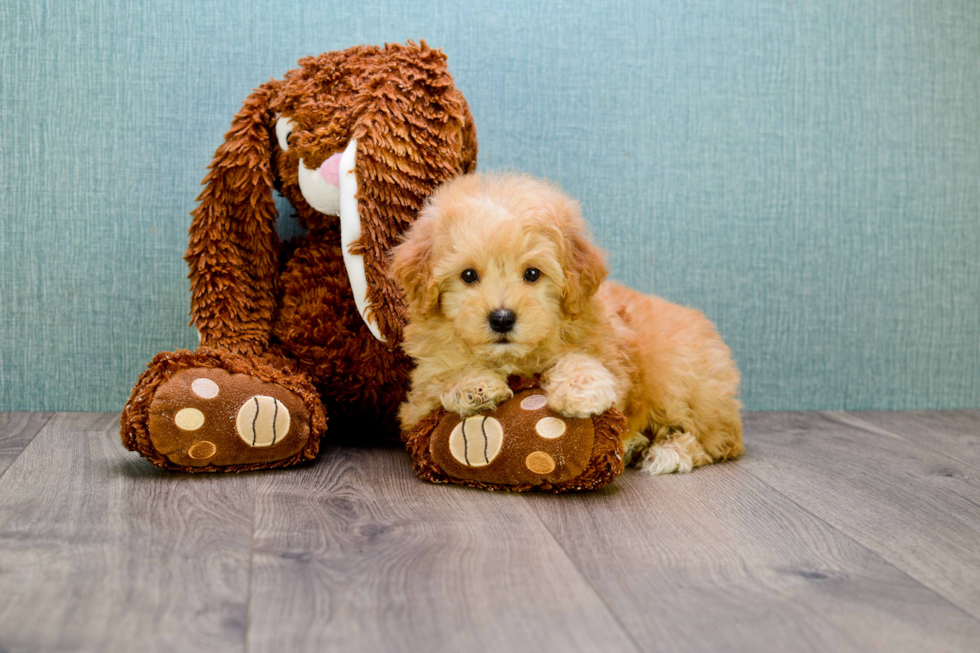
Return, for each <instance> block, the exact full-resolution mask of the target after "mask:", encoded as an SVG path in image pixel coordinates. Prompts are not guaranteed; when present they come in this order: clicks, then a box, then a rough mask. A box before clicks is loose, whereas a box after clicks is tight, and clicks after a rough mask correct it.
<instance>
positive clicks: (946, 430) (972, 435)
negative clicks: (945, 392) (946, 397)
mask: <svg viewBox="0 0 980 653" xmlns="http://www.w3.org/2000/svg"><path fill="white" fill-rule="evenodd" d="M839 417H841V418H842V419H850V420H862V421H863V422H864V423H865V424H864V425H865V426H867V425H869V424H870V425H874V426H877V427H879V428H881V429H885V430H886V431H888V432H890V433H894V434H896V435H900V436H902V437H903V438H905V439H906V440H909V441H910V442H915V443H918V444H919V445H920V446H923V447H926V448H927V449H929V450H931V451H934V452H936V453H942V454H945V455H947V456H949V457H950V458H955V459H956V460H958V461H960V462H962V463H966V464H967V465H972V466H973V467H975V468H976V469H978V470H980V410H928V411H890V412H864V413H843V414H840V415H839Z"/></svg>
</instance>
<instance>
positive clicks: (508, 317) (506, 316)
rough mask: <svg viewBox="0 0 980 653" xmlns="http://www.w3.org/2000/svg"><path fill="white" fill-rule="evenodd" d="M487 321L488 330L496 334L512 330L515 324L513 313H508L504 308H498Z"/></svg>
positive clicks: (515, 317) (515, 319) (515, 318)
mask: <svg viewBox="0 0 980 653" xmlns="http://www.w3.org/2000/svg"><path fill="white" fill-rule="evenodd" d="M488 319H489V320H490V328H491V329H493V330H494V331H496V332H497V333H507V332H508V331H510V330H511V329H513V328H514V322H517V316H516V315H515V314H514V311H509V310H507V309H506V308H498V309H497V310H495V311H494V312H493V313H491V314H490V317H489V318H488Z"/></svg>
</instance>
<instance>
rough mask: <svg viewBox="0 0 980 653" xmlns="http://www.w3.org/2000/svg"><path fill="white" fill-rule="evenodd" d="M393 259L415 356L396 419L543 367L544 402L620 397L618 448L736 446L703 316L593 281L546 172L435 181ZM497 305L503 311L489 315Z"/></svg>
mask: <svg viewBox="0 0 980 653" xmlns="http://www.w3.org/2000/svg"><path fill="white" fill-rule="evenodd" d="M391 270H392V273H393V275H394V276H395V278H396V279H397V280H398V281H399V282H400V284H401V285H402V288H403V290H404V292H405V295H406V298H407V300H408V313H409V323H408V326H407V327H406V329H405V340H404V343H403V347H404V349H405V351H406V352H407V353H408V354H409V355H410V356H412V357H413V358H414V359H415V361H416V364H417V366H416V368H415V370H414V372H413V373H412V384H411V390H410V392H409V395H408V400H407V401H406V402H405V403H404V404H402V406H401V409H400V414H399V417H400V419H401V423H402V428H403V429H405V430H409V429H411V428H412V427H413V426H414V425H415V424H416V423H417V422H418V421H419V420H421V419H422V418H423V417H424V416H425V415H427V414H428V413H429V412H430V411H432V410H433V409H435V408H436V407H438V406H439V405H440V404H442V406H444V407H445V408H446V410H448V411H452V412H456V413H459V414H461V415H467V414H471V413H474V412H479V411H483V410H488V409H490V408H492V407H493V406H495V405H496V404H498V403H500V402H502V401H504V400H506V399H508V398H509V397H510V396H511V392H510V389H509V388H508V386H507V381H506V379H507V376H508V375H511V374H518V375H532V374H536V373H541V374H542V379H543V389H544V390H545V391H546V393H547V395H548V400H549V406H550V407H551V408H553V409H554V410H557V411H559V412H561V413H563V414H565V415H567V416H571V417H586V416H589V415H595V414H599V413H602V412H603V411H605V410H606V409H608V408H609V407H610V406H615V407H616V408H618V409H619V410H621V411H622V412H623V413H624V414H625V415H626V417H627V431H626V435H625V436H624V445H625V447H626V450H627V452H628V453H629V454H630V455H631V457H632V459H633V462H634V463H637V464H639V466H640V467H641V468H642V469H644V470H646V471H649V472H651V473H656V474H663V473H670V472H689V471H691V470H692V469H693V468H695V467H699V466H701V465H705V464H708V463H712V462H716V461H720V460H725V459H728V458H733V457H736V456H738V455H740V454H741V453H742V452H743V450H744V447H743V445H742V425H741V419H740V416H739V402H738V399H737V393H738V384H739V374H738V370H737V369H736V367H735V363H734V362H733V361H732V358H731V354H730V352H729V350H728V347H727V346H726V345H725V343H724V342H722V340H721V338H720V337H719V336H718V333H717V332H716V330H715V328H714V326H713V325H712V324H711V322H709V321H708V320H707V318H705V317H704V316H703V315H702V314H701V313H700V312H698V311H696V310H693V309H690V308H684V307H681V306H677V305H675V304H671V303H670V302H667V301H665V300H663V299H661V298H659V297H654V296H646V295H642V294H640V293H637V292H635V291H633V290H630V289H628V288H625V287H623V286H620V285H617V284H614V283H611V282H604V279H605V277H606V274H607V269H606V265H605V262H604V256H603V254H602V252H601V251H599V250H598V249H597V248H596V247H595V246H594V245H593V244H592V243H591V242H590V240H589V237H588V232H587V228H586V224H585V221H584V220H583V219H582V216H581V214H580V213H579V209H578V205H577V204H576V203H575V202H574V201H573V200H571V199H569V198H568V197H566V196H565V195H564V194H562V193H561V192H560V191H559V190H558V189H556V188H554V187H553V186H551V185H548V184H546V183H544V182H541V181H537V180H534V179H531V178H529V177H525V176H512V175H511V176H481V175H467V176H463V177H459V178H457V179H456V180H454V181H451V182H449V183H447V184H445V185H443V186H441V187H440V188H439V189H437V190H436V192H435V193H434V194H433V195H432V196H431V198H430V199H429V201H428V202H427V203H426V205H425V207H424V208H423V210H422V212H421V214H420V217H419V219H418V221H417V222H416V223H415V224H414V226H413V227H412V228H411V230H410V231H409V232H408V234H407V235H406V239H405V241H404V242H403V243H402V244H401V245H399V246H398V247H396V248H395V250H394V252H393V260H392V268H391ZM528 270H532V271H531V272H528ZM534 270H536V271H537V272H534ZM464 273H465V274H464ZM500 311H508V312H510V317H512V318H513V324H512V325H511V324H508V323H507V322H509V320H504V321H503V322H504V323H503V324H501V320H500V319H498V320H497V322H496V323H494V319H493V314H494V313H495V312H497V313H498V318H499V317H500V315H501V313H499V312H500Z"/></svg>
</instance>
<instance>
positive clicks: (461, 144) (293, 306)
mask: <svg viewBox="0 0 980 653" xmlns="http://www.w3.org/2000/svg"><path fill="white" fill-rule="evenodd" d="M299 63H300V68H298V69H296V70H292V71H290V72H288V73H287V74H286V76H285V78H284V79H282V80H270V81H269V82H267V83H265V84H262V85H261V86H260V87H258V88H257V89H256V90H255V91H254V92H253V93H252V94H251V95H250V96H249V97H248V98H247V99H246V100H245V103H244V105H243V107H242V109H241V111H239V112H238V114H237V115H236V116H235V117H234V119H233V121H232V124H231V129H230V130H229V132H228V133H227V135H226V137H225V141H224V142H223V143H222V144H221V146H220V147H219V148H218V150H217V151H216V153H215V155H214V160H213V161H212V163H211V166H210V170H209V172H208V173H207V176H206V177H205V179H204V182H203V183H204V185H205V188H204V191H203V192H202V193H201V195H200V197H199V198H198V200H199V205H198V207H197V208H196V209H195V210H194V211H193V217H194V219H193V222H192V224H191V227H190V244H189V247H188V250H187V254H186V260H187V262H188V264H189V265H190V275H189V276H190V280H191V292H192V298H191V315H192V323H193V324H194V325H195V326H196V327H197V328H198V330H199V332H200V334H201V345H202V347H203V348H206V350H207V351H209V352H218V353H214V354H213V356H214V358H211V359H208V358H206V357H205V358H201V359H193V360H194V363H193V364H194V365H198V366H201V367H207V366H218V367H228V366H229V365H232V364H233V363H232V361H234V365H236V366H245V367H247V366H249V365H252V366H254V369H255V370H256V372H255V373H256V374H257V373H258V371H257V370H259V369H265V368H264V367H263V365H266V366H272V368H274V369H278V370H279V372H281V378H277V379H276V382H277V383H279V384H281V385H288V384H289V383H290V382H292V381H290V379H293V381H294V382H295V383H297V384H299V385H304V388H305V386H306V385H308V384H310V383H312V385H313V387H314V388H315V389H316V391H317V393H318V394H319V397H318V399H317V401H318V402H319V401H322V403H323V405H322V406H320V407H319V408H317V409H313V408H311V410H312V414H313V415H314V423H313V424H312V426H311V428H312V430H313V434H312V439H313V440H317V439H319V437H320V436H321V435H322V434H323V432H324V429H325V424H326V423H325V421H324V420H319V419H318V418H316V417H315V415H316V414H317V410H319V411H320V412H322V411H323V409H324V407H325V408H326V411H327V412H328V413H329V414H330V416H331V426H332V427H333V428H334V429H336V428H338V426H339V427H340V428H341V429H348V430H349V429H354V430H356V435H357V437H360V438H363V437H378V435H384V436H395V435H396V434H397V431H398V426H397V422H396V418H395V414H396V411H397V407H398V405H399V403H400V402H401V401H402V399H403V398H404V395H405V390H406V388H407V379H408V373H409V370H410V367H411V362H410V360H409V359H408V357H407V356H406V355H405V354H404V353H403V352H402V351H401V350H400V349H399V346H398V345H399V343H400V342H401V338H402V328H403V325H404V321H405V308H404V305H403V302H402V297H401V294H400V292H399V290H398V289H397V287H396V286H395V285H394V284H393V283H392V281H391V280H390V279H389V278H388V275H387V267H388V258H387V252H388V250H389V249H390V248H391V247H392V246H393V245H395V244H396V241H398V239H399V238H400V236H401V234H402V233H403V232H404V231H405V230H406V229H407V228H408V227H409V226H410V225H411V224H412V223H413V221H414V220H415V218H416V216H417V214H418V211H419V209H420V208H421V206H422V204H423V202H424V200H425V199H426V198H427V197H428V196H429V194H431V192H432V191H433V190H434V189H435V187H436V186H438V185H439V184H440V183H442V182H444V181H446V180H448V179H450V178H452V177H454V176H456V175H459V174H461V173H464V172H469V171H472V170H473V169H475V166H476V152H477V143H476V131H475V127H474V124H473V119H472V116H471V115H470V112H469V108H468V106H467V104H466V101H465V99H464V98H463V95H462V94H461V93H460V92H459V91H458V90H457V89H456V88H455V86H454V85H453V80H452V78H451V76H450V75H449V72H448V70H447V67H446V57H445V55H444V54H443V53H442V52H441V51H439V50H434V49H431V48H429V47H428V46H427V45H426V44H425V42H422V43H420V44H419V45H416V44H415V43H412V42H409V43H408V44H406V45H386V46H385V47H371V46H358V47H354V48H350V49H347V50H344V51H341V52H331V53H326V54H322V55H320V56H317V57H308V58H305V59H302V60H300V62H299ZM283 119H288V120H289V121H290V124H291V125H292V132H291V133H290V135H289V136H288V139H287V141H286V142H287V143H288V146H287V147H285V148H284V147H282V146H280V144H279V143H280V141H279V140H278V138H277V137H278V134H277V123H278V121H280V120H283ZM354 140H356V144H357V147H356V166H355V168H354V170H355V173H356V177H357V188H358V193H357V195H356V199H357V210H358V214H359V216H360V226H361V237H360V239H359V240H358V241H356V242H355V243H354V244H353V246H352V247H351V253H353V254H357V255H360V256H362V257H363V266H364V271H365V275H366V278H367V300H368V301H369V305H368V307H367V309H366V311H365V317H364V318H362V317H361V314H359V312H358V310H357V307H356V305H355V300H354V296H353V293H352V290H351V284H350V282H349V281H348V276H347V273H346V268H345V265H344V260H343V252H342V251H341V228H340V224H339V221H338V218H337V216H336V215H330V214H326V213H322V212H320V211H318V210H317V209H315V208H313V206H311V205H310V203H309V202H308V201H307V198H306V197H305V196H304V192H303V190H302V189H301V186H300V182H299V166H300V165H301V162H302V165H304V166H305V167H306V168H307V169H312V170H316V169H318V168H319V167H320V165H321V163H323V162H324V161H325V160H327V159H328V158H329V157H331V156H332V155H336V154H339V153H341V152H344V150H345V147H347V145H348V143H351V142H352V141H354ZM274 189H276V190H279V191H280V192H281V193H282V194H283V195H284V196H285V197H286V198H287V199H288V200H289V201H290V202H291V203H292V205H293V207H294V208H295V211H296V218H297V220H298V222H299V223H300V224H301V225H302V226H303V227H305V228H306V230H307V232H306V234H305V235H304V236H302V237H300V238H298V239H296V241H295V242H291V243H285V244H283V243H280V241H279V238H278V236H277V233H276V219H277V215H276V209H275V204H274V201H273V195H272V193H273V190H274ZM366 320H370V321H371V322H372V323H373V324H374V325H375V326H376V328H377V330H378V331H379V332H380V334H381V336H382V337H383V338H384V341H382V340H380V339H378V338H375V337H374V336H373V335H372V333H371V331H370V329H369V327H368V326H367V324H366V322H365V321H366ZM226 354H236V355H238V356H239V358H234V359H232V358H230V357H228V356H227V355H226ZM180 355H181V356H182V355H183V354H180ZM188 360H191V359H188ZM172 365H173V361H172V360H171V359H170V358H168V357H167V356H166V355H164V356H163V357H158V358H156V359H154V361H153V362H152V363H150V369H149V371H148V372H147V373H146V374H144V376H143V377H142V378H141V379H140V382H139V383H138V384H137V386H136V388H134V391H133V395H132V397H131V398H130V400H129V402H128V403H127V405H126V409H125V410H124V412H123V416H122V440H123V444H125V445H126V446H127V447H129V448H131V449H132V448H135V449H138V450H139V451H140V452H141V453H142V454H143V455H145V456H147V457H148V458H149V459H150V460H152V461H153V462H154V463H155V464H159V465H161V466H172V465H167V464H166V463H164V461H163V460H162V459H161V457H160V456H159V455H158V454H155V453H154V452H153V451H151V450H150V449H149V448H148V447H149V444H148V443H149V442H150V440H149V439H148V438H146V437H145V433H146V431H147V429H148V421H147V420H148V415H149V410H150V405H151V403H152V397H153V392H154V389H155V388H156V387H157V386H158V385H159V384H160V383H163V382H164V381H165V376H166V374H165V370H166V369H169V366H172ZM297 379H302V380H297ZM300 394H301V396H302V397H303V398H304V401H306V400H307V399H309V396H308V393H306V389H304V391H303V392H302V393H300ZM346 435H348V436H349V435H351V434H350V433H348V434H346ZM141 443H142V446H141ZM304 451H305V452H307V453H308V452H309V451H313V452H314V453H315V451H316V448H315V447H313V448H312V449H305V450H304ZM304 455H305V454H304ZM276 464H277V465H278V464H280V463H276ZM281 464H288V463H285V462H282V463H281ZM268 466H271V465H270V464H268V463H260V464H256V465H251V464H250V463H249V462H248V461H242V464H241V465H240V466H238V467H236V470H237V469H246V468H252V467H268ZM227 469H231V468H230V467H229V468H227Z"/></svg>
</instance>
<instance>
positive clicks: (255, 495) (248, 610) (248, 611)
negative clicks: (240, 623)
mask: <svg viewBox="0 0 980 653" xmlns="http://www.w3.org/2000/svg"><path fill="white" fill-rule="evenodd" d="M258 509H259V482H258V481H256V483H255V488H254V489H253V492H252V530H251V533H250V534H249V542H248V589H247V590H246V591H245V633H244V635H245V638H244V642H243V644H244V651H245V653H248V635H249V630H250V627H251V617H252V579H253V575H254V573H255V565H254V561H255V516H256V513H258Z"/></svg>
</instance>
